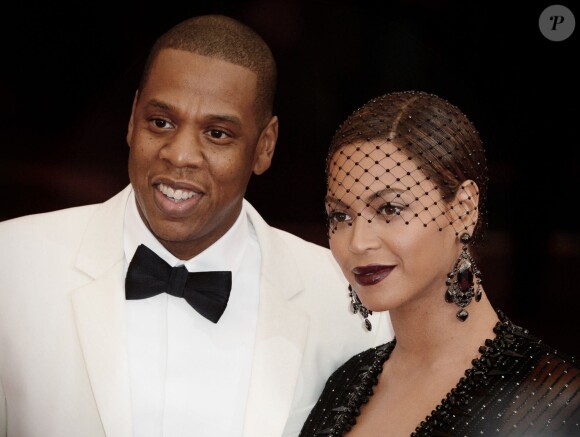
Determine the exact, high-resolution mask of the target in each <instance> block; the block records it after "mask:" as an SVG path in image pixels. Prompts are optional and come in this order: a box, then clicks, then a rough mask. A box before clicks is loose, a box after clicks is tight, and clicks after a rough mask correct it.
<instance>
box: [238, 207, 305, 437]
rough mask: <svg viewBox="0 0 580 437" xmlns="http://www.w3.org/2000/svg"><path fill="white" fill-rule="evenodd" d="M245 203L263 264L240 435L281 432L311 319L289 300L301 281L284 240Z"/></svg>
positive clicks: (265, 434)
mask: <svg viewBox="0 0 580 437" xmlns="http://www.w3.org/2000/svg"><path fill="white" fill-rule="evenodd" d="M246 207H247V209H248V211H249V216H250V220H251V223H252V225H253V226H254V229H255V230H256V234H257V237H258V242H259V244H260V250H261V253H262V266H261V282H260V305H259V312H258V325H257V329H256V344H255V348H254V361H253V366H252V378H251V381H250V392H249V396H248V403H247V410H246V421H245V426H244V436H245V437H255V436H280V435H282V431H283V429H284V425H285V423H286V420H287V418H288V414H289V412H290V407H291V404H292V399H293V396H294V391H295V387H296V381H297V378H298V375H299V371H300V366H301V362H302V356H303V353H304V346H305V343H306V334H307V331H308V323H309V320H308V316H307V315H306V314H305V313H304V312H303V311H302V310H300V309H298V308H296V307H295V306H294V305H293V304H292V302H290V298H291V297H292V296H294V295H295V294H296V293H299V292H300V291H301V290H302V289H303V283H302V278H301V276H300V275H299V273H298V270H297V267H296V265H295V262H294V259H293V257H292V256H291V254H290V253H289V251H288V248H287V247H286V244H285V243H284V241H283V240H282V238H280V236H279V235H278V234H277V233H275V232H273V231H272V229H271V228H270V227H269V226H268V225H267V224H266V223H265V222H264V221H263V219H262V218H261V217H260V216H259V214H258V213H257V212H256V211H255V209H254V208H253V207H251V205H249V204H248V203H247V204H246Z"/></svg>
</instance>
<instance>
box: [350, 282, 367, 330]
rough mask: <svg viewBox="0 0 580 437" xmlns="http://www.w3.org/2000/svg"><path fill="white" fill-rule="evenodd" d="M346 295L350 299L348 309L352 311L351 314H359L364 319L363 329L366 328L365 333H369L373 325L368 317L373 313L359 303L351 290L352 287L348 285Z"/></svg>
mask: <svg viewBox="0 0 580 437" xmlns="http://www.w3.org/2000/svg"><path fill="white" fill-rule="evenodd" d="M348 295H349V297H350V307H351V309H352V313H353V314H356V313H358V312H360V314H361V316H362V317H363V319H364V327H365V328H366V330H367V331H371V330H372V329H373V325H372V324H371V321H370V320H369V319H368V317H369V315H371V314H372V313H373V312H372V311H369V310H368V309H367V308H366V307H365V306H364V305H363V304H362V303H361V301H360V299H359V298H358V296H357V294H356V292H355V291H354V290H353V289H352V287H351V286H350V285H349V286H348Z"/></svg>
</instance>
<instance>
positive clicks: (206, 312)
mask: <svg viewBox="0 0 580 437" xmlns="http://www.w3.org/2000/svg"><path fill="white" fill-rule="evenodd" d="M231 288H232V272H227V271H213V272H192V273H190V272H188V271H187V269H186V268H185V266H179V267H171V266H170V265H169V264H167V263H166V262H165V261H164V260H163V259H162V258H160V257H159V256H158V255H157V254H156V253H155V252H153V251H152V250H151V249H149V248H148V247H147V246H144V245H143V244H141V245H140V246H139V247H138V248H137V251H136V252H135V256H133V259H132V260H131V262H130V263H129V269H128V271H127V277H126V278H125V296H126V298H127V299H129V300H132V299H147V298H148V297H153V296H157V295H158V294H161V293H167V294H170V295H172V296H176V297H183V298H184V299H185V300H186V301H187V302H188V303H189V304H190V305H191V306H192V307H193V308H194V309H195V310H196V311H197V312H198V313H200V314H201V315H202V316H204V317H205V318H206V319H208V320H211V321H212V322H213V323H217V321H218V320H219V319H220V317H221V316H222V314H223V312H224V311H225V309H226V305H227V304H228V299H229V297H230V290H231Z"/></svg>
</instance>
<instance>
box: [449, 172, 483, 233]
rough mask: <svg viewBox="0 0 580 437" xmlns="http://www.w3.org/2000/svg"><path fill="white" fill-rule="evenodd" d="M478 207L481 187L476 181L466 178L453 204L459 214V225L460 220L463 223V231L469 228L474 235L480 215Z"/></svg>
mask: <svg viewBox="0 0 580 437" xmlns="http://www.w3.org/2000/svg"><path fill="white" fill-rule="evenodd" d="M478 207H479V188H478V186H477V184H476V183H475V182H474V181H472V180H466V181H464V182H463V183H462V184H461V186H460V187H459V188H458V189H457V193H456V194H455V204H454V206H453V211H454V212H455V214H456V215H457V217H456V220H457V221H458V223H457V225H459V222H460V223H461V227H462V232H463V231H465V230H467V232H469V235H473V231H474V229H475V225H477V219H478V217H479V213H478ZM456 229H457V226H456Z"/></svg>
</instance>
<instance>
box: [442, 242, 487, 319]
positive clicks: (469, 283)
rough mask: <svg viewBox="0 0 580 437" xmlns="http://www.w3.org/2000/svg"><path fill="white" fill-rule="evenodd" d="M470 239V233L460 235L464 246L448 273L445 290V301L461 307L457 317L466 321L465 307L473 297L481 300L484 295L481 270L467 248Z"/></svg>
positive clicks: (477, 300) (467, 315)
mask: <svg viewBox="0 0 580 437" xmlns="http://www.w3.org/2000/svg"><path fill="white" fill-rule="evenodd" d="M470 239H471V237H470V236H469V234H468V233H463V234H461V236H460V237H459V240H460V241H461V244H463V248H462V250H461V253H460V254H459V257H458V258H457V261H455V264H454V265H453V270H452V271H451V272H450V273H449V274H448V275H447V281H446V284H447V286H448V288H447V291H446V292H445V301H446V302H447V303H454V304H455V305H457V306H459V307H460V309H459V311H457V314H456V317H457V318H458V319H459V320H460V321H462V322H465V320H467V318H468V317H469V313H468V312H467V310H466V309H465V307H466V306H467V305H469V304H470V302H471V299H472V298H474V297H475V301H476V302H479V301H480V300H481V295H482V292H481V287H480V284H481V272H480V271H479V269H478V268H477V265H476V264H475V261H474V259H473V258H472V256H471V254H470V253H469V251H468V248H467V245H468V243H469V240H470ZM474 276H475V282H474Z"/></svg>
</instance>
